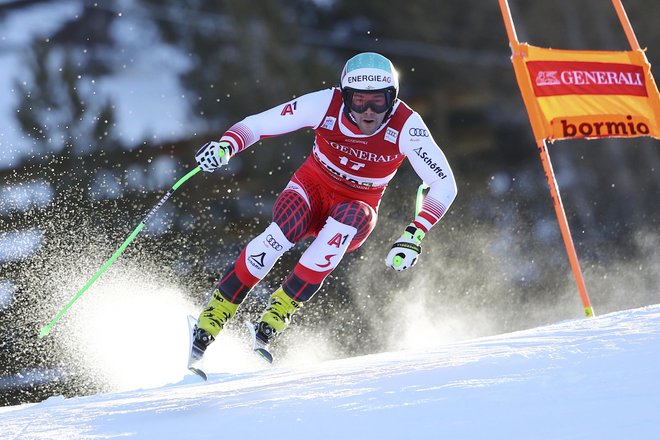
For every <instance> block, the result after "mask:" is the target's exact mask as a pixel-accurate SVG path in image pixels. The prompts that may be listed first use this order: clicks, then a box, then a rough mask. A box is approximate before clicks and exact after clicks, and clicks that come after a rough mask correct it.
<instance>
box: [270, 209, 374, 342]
mask: <svg viewBox="0 0 660 440" xmlns="http://www.w3.org/2000/svg"><path fill="white" fill-rule="evenodd" d="M375 224H376V213H375V211H374V209H373V208H371V207H370V206H369V205H367V204H366V203H363V202H360V201H347V202H341V203H339V204H337V205H335V206H334V207H333V209H332V211H331V215H330V217H329V218H328V219H327V221H326V223H325V226H323V228H322V229H321V231H320V232H319V233H318V235H317V237H316V239H315V240H314V241H313V242H312V244H311V245H310V246H309V248H307V250H306V251H305V252H304V253H303V255H302V257H301V258H300V261H299V262H298V264H297V265H296V266H295V268H294V270H293V272H292V273H291V274H290V275H289V276H288V277H287V278H286V280H285V281H284V283H282V287H280V288H279V289H278V290H276V291H275V292H274V293H273V294H272V295H271V297H270V299H269V303H268V306H267V308H266V310H265V311H264V313H263V315H262V317H261V323H260V324H259V330H260V331H262V332H268V331H271V332H272V330H274V331H275V333H277V332H281V331H282V330H284V329H285V328H286V327H287V326H288V324H289V322H290V321H291V316H292V315H293V314H294V313H295V311H296V310H298V309H299V308H300V307H301V306H302V303H303V302H304V301H307V300H309V299H310V298H311V297H312V296H313V295H314V294H315V293H316V292H317V291H318V290H319V289H320V288H321V285H322V284H323V281H324V280H325V278H326V277H327V276H328V275H329V274H330V272H332V270H333V269H334V268H335V267H337V265H338V264H339V262H340V261H341V259H342V257H343V256H344V254H345V253H346V252H347V251H353V250H355V249H357V248H358V247H359V246H360V245H361V244H362V243H363V242H364V241H365V240H366V238H367V237H368V236H369V234H370V233H371V231H372V230H373V228H374V226H375ZM264 324H265V325H264ZM268 327H270V329H269V328H268ZM271 329H272V330H271ZM266 336H268V337H270V336H272V335H266Z"/></svg>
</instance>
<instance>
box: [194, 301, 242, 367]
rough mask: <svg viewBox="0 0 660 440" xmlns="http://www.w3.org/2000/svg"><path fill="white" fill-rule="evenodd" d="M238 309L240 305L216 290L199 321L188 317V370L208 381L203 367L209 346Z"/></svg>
mask: <svg viewBox="0 0 660 440" xmlns="http://www.w3.org/2000/svg"><path fill="white" fill-rule="evenodd" d="M237 308H238V304H234V303H231V302H229V301H227V300H226V299H225V298H223V296H222V294H220V292H219V291H218V289H216V290H215V291H214V292H213V295H212V297H211V300H210V301H209V303H208V304H207V306H206V307H205V308H204V310H203V311H202V313H201V314H200V316H199V321H198V320H196V319H195V318H193V317H192V316H189V317H188V327H189V331H190V332H191V333H190V335H191V338H190V353H189V356H188V369H189V370H190V371H192V372H193V373H195V374H197V375H199V376H200V377H202V378H203V379H204V380H206V373H205V372H204V370H203V366H202V364H203V362H202V360H203V358H204V353H205V352H206V349H207V348H208V346H209V345H211V343H212V342H213V341H215V338H216V336H218V333H220V331H221V330H222V328H223V327H224V325H225V324H226V323H227V321H229V320H230V319H231V317H232V316H233V315H234V314H235V313H236V309H237Z"/></svg>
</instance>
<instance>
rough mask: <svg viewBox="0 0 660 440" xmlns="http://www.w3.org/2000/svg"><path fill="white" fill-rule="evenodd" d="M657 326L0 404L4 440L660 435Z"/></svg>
mask: <svg viewBox="0 0 660 440" xmlns="http://www.w3.org/2000/svg"><path fill="white" fill-rule="evenodd" d="M184 319H185V316H182V317H181V321H182V322H183V320H184ZM348 330H349V329H347V331H348ZM659 330H660V305H655V306H649V307H645V308H641V309H635V310H626V311H621V312H615V313H611V314H608V315H603V316H598V317H595V318H590V319H586V318H585V319H577V320H571V321H565V322H560V323H557V324H553V325H547V326H543V327H539V328H535V329H530V330H525V331H519V332H515V333H510V334H504V335H499V336H492V337H486V338H480V339H474V340H469V341H463V342H458V343H452V344H445V345H440V346H437V347H436V348H434V349H431V350H403V351H397V352H389V353H381V354H373V355H368V356H363V357H355V358H350V359H342V360H326V361H321V362H312V363H306V364H302V365H277V364H275V365H274V366H272V367H268V366H265V365H263V366H261V367H260V368H258V369H255V370H252V371H245V372H241V373H238V372H235V373H226V372H225V373H223V372H222V371H221V369H220V370H217V371H214V372H212V373H211V374H210V376H209V381H208V382H207V383H204V382H201V380H200V379H198V378H197V377H196V376H193V375H186V376H185V377H183V379H181V380H179V381H177V382H176V383H172V384H168V385H165V386H159V387H156V388H152V389H135V390H128V391H123V392H117V393H109V394H105V395H95V396H89V397H77V398H71V399H64V398H62V397H52V398H50V399H48V400H46V401H44V402H41V403H38V404H26V405H21V406H15V407H7V408H2V409H0V437H1V438H3V439H5V438H7V439H15V438H20V439H54V438H67V439H79V438H83V439H91V438H104V439H106V438H119V437H121V438H143V439H153V438H161V439H187V438H194V439H212V438H213V439H220V438H227V439H239V438H240V439H259V438H286V439H287V440H295V439H311V438H313V439H336V438H351V439H352V438H379V439H400V438H411V439H417V438H447V439H483V438H489V439H510V438H514V439H523V438H524V439H529V438H534V439H591V438H599V439H621V438H645V439H650V438H660V437H659V436H660V421H659V419H658V414H659V413H660V381H658V380H657V372H658V371H659V367H660V362H659V361H660V336H659V335H660V331H659ZM217 343H218V342H216V344H217ZM221 345H222V343H221ZM212 348H213V349H216V353H219V352H221V351H223V349H224V347H223V346H219V347H215V346H213V347H212ZM175 349H176V350H180V349H181V347H178V346H177V347H176V348H175V347H173V348H172V350H175ZM306 349H307V348H305V347H300V350H301V351H304V350H306ZM181 362H182V363H183V362H184V356H181ZM181 368H182V369H183V368H184V367H183V365H181Z"/></svg>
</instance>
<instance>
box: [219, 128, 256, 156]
mask: <svg viewBox="0 0 660 440" xmlns="http://www.w3.org/2000/svg"><path fill="white" fill-rule="evenodd" d="M225 136H229V137H231V138H232V139H233V140H234V141H235V142H236V145H237V147H238V151H236V152H235V153H238V152H240V151H243V150H245V149H246V148H247V147H249V146H250V145H252V144H253V143H254V142H255V139H254V134H253V133H252V130H250V128H249V127H248V126H247V125H245V124H243V123H240V122H239V123H238V124H234V125H233V126H232V127H231V128H230V129H229V130H227V132H226V133H225Z"/></svg>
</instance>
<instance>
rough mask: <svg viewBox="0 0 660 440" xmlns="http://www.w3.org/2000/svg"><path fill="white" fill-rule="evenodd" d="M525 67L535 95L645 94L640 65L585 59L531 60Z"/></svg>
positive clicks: (644, 82) (644, 80)
mask: <svg viewBox="0 0 660 440" xmlns="http://www.w3.org/2000/svg"><path fill="white" fill-rule="evenodd" d="M527 69H528V70H529V75H530V79H531V80H532V87H533V89H534V94H535V95H536V96H558V95H631V96H648V94H647V92H646V79H645V77H644V71H643V69H642V67H641V66H635V65H631V64H620V63H597V62H585V61H530V62H528V63H527Z"/></svg>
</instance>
